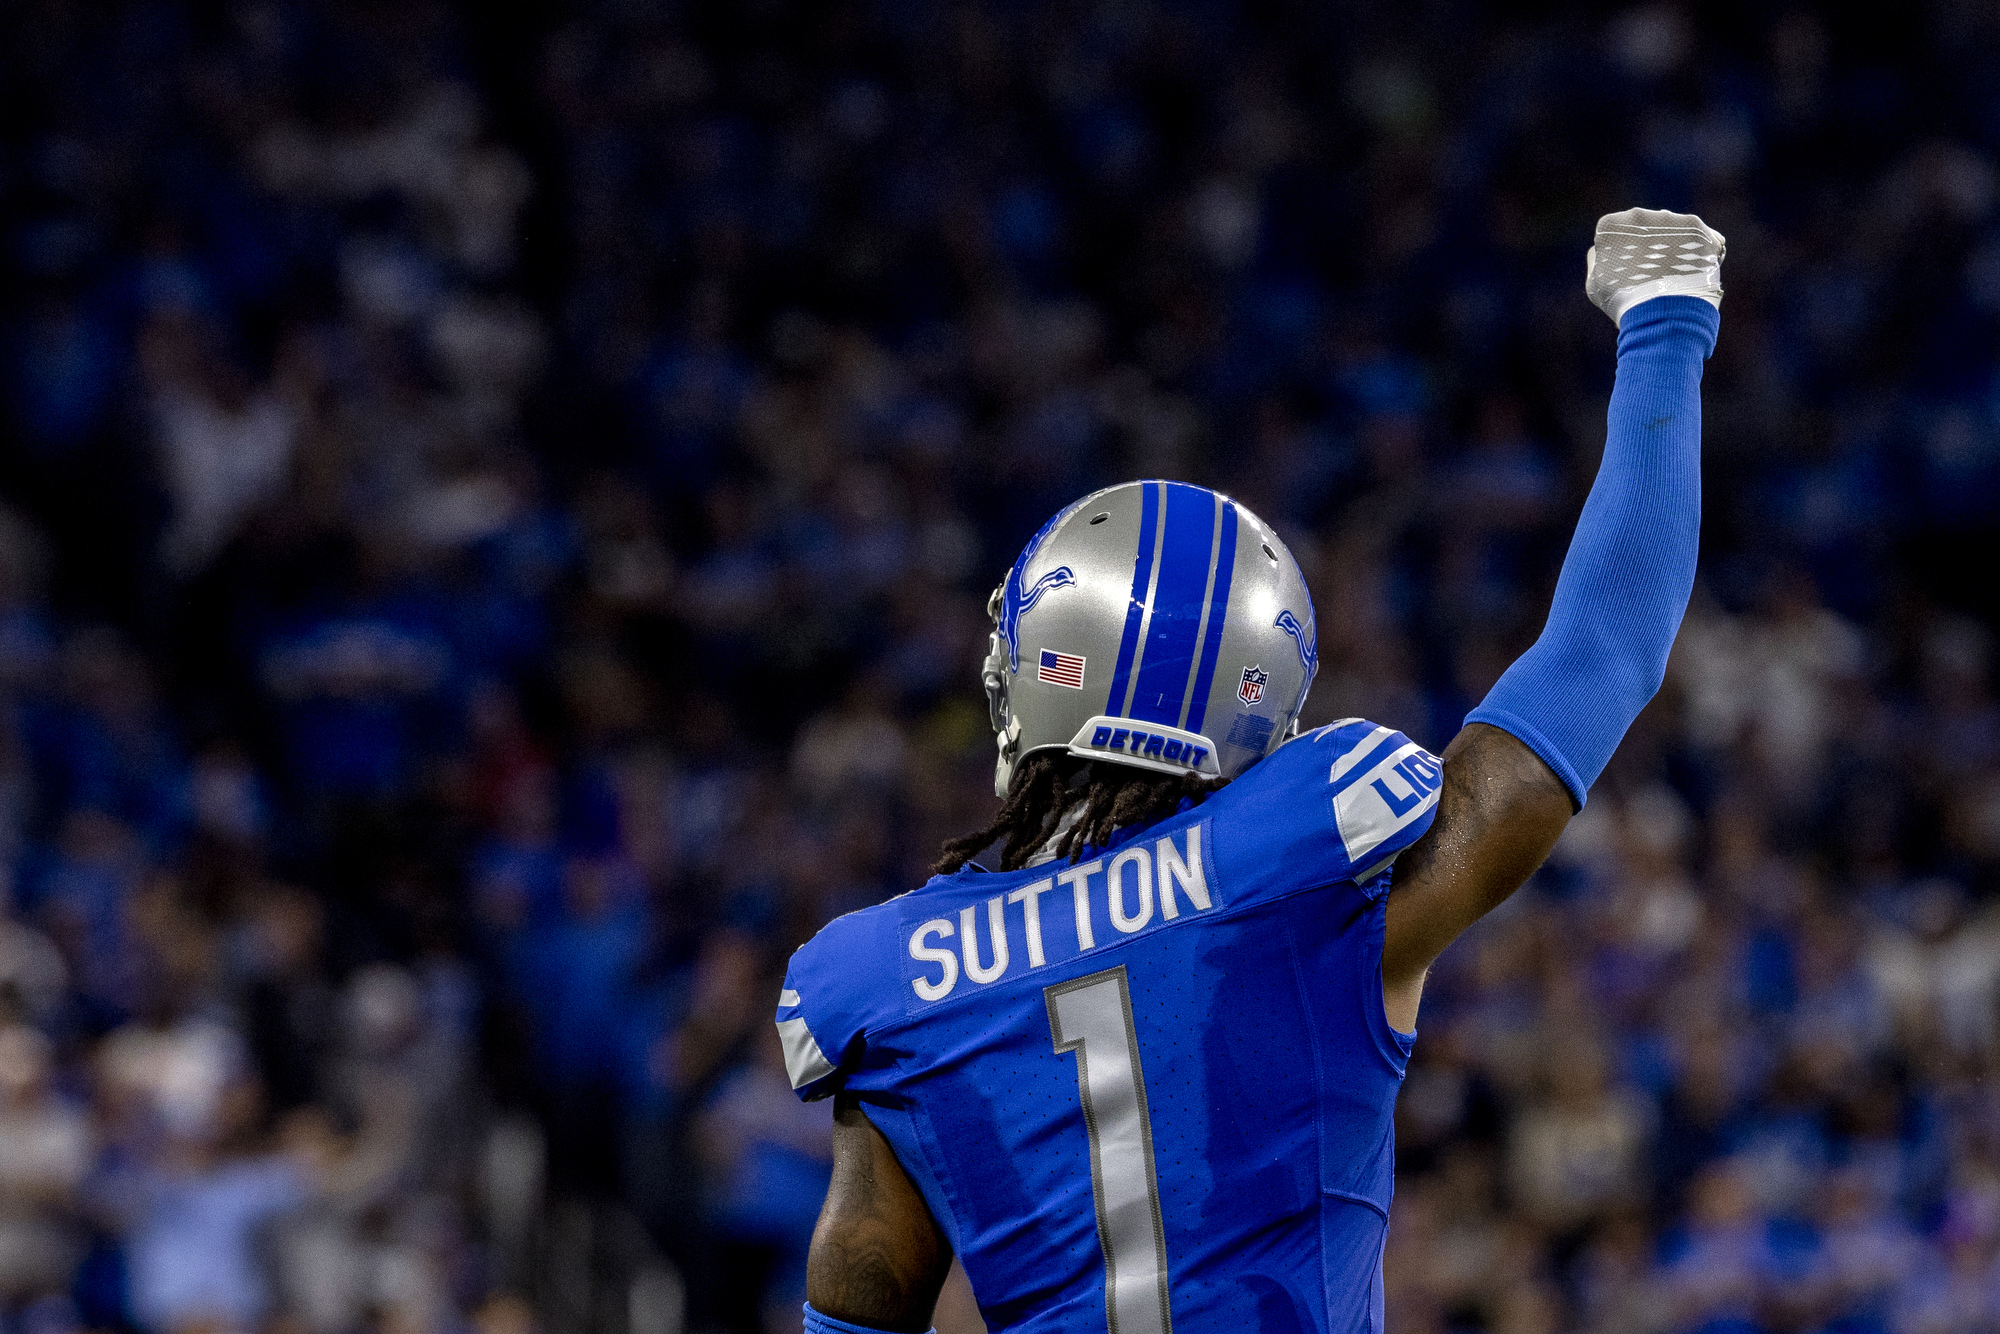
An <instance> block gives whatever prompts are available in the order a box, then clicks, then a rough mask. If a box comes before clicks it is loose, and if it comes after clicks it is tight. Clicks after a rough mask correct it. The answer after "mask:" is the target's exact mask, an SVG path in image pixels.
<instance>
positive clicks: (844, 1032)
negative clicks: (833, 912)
mask: <svg viewBox="0 0 2000 1334" xmlns="http://www.w3.org/2000/svg"><path fill="white" fill-rule="evenodd" d="M1722 256H1723V238H1722V237H1721V236H1720V235H1719V234H1717V233H1716V232H1715V231H1713V230H1712V229H1710V228H1709V227H1707V226H1705V225H1704V224H1703V223H1702V222H1701V220H1700V219H1698V218H1694V217H1690V216H1685V215H1681V214H1675V213H1665V212H1656V211H1651V210H1645V209H1634V210H1630V211H1628V212H1625V213H1618V214H1612V215H1609V216H1607V217H1605V218H1603V219H1602V220H1601V221H1600V222H1599V223H1598V226H1597V235H1596V244H1595V246H1594V247H1592V249H1591V251H1590V254H1589V256H1588V258H1587V261H1586V266H1585V282H1584V289H1585V292H1586V293H1587V294H1588V296H1589V298H1590V299H1591V300H1592V301H1593V302H1595V303H1596V304H1597V305H1598V306H1599V307H1601V308H1602V309H1603V310H1604V311H1605V313H1606V314H1608V315H1609V316H1610V317H1611V318H1612V320H1613V322H1614V323H1616V324H1617V326H1618V372H1617V380H1616V384H1615V387H1614V388H1613V390H1612V395H1611V407H1610V414H1609V418H1610V419H1609V429H1608V433H1607V438H1606V441H1605V447H1604V457H1603V462H1602V464H1601V466H1600V468H1599V471H1598V475H1597V478H1596V481H1595V484H1594V485H1593V486H1592V488H1591V492H1590V496H1589V499H1588V501H1587V502H1586V503H1585V505H1584V508H1583V514H1582V517H1581V519H1580V520H1579V522H1578V524H1577V529H1576V534H1575V537H1574V539H1573V540H1572V542H1571V545H1570V549H1569V553H1568V556H1567V558H1566V559H1565V561H1564V562H1563V568H1562V577H1561V580H1560V582H1559V583H1558V585H1557V588H1556V592H1555V597H1554V602H1553V605H1552V606H1551V608H1550V612H1549V618H1548V623H1547V626H1546V628H1545V629H1544V630H1543V632H1542V635H1541V637H1540V638H1539V639H1538V640H1537V641H1536V642H1535V644H1534V645H1533V647H1531V648H1530V649H1529V650H1528V651H1527V652H1526V653H1525V654H1523V655H1522V656H1521V658H1520V659H1519V660H1518V661H1516V662H1515V663H1514V664H1513V665H1512V666H1511V667H1510V668H1509V669H1508V670H1507V672H1506V673H1505V674H1504V675H1503V676H1502V677H1501V678H1500V680H1499V682H1498V683H1497V684H1496V685H1495V686H1494V687H1493V690H1492V692H1491V693H1490V694H1488V695H1487V697H1486V699H1485V700H1484V701H1483V702H1482V703H1481V704H1480V705H1479V707H1478V708H1477V709H1475V710H1474V711H1473V713H1472V714H1471V715H1470V716H1469V717H1468V719H1467V720H1466V724H1465V727H1464V729H1463V730H1462V731H1460V732H1459V734H1458V736H1457V737H1456V738H1455V739H1454V740H1453V741H1452V742H1451V744H1450V745H1449V746H1447V747H1446V748H1445V752H1444V755H1443V757H1442V758H1439V757H1436V756H1433V755H1431V754H1429V753H1427V752H1426V751H1425V750H1424V749H1423V748H1422V747H1421V746H1419V745H1417V744H1416V743H1415V742H1413V741H1410V740H1409V739H1408V738H1407V737H1405V736H1404V735H1403V734H1402V733H1400V732H1397V731H1395V730H1393V729H1391V728H1389V727H1386V726H1381V725H1378V724H1376V723H1373V722H1369V721H1365V720H1362V719H1358V718H1350V719H1346V720H1344V721H1342V722H1337V723H1333V724H1330V725H1329V726H1326V727H1323V728H1320V729H1318V730H1317V731H1314V732H1310V733H1307V734H1305V735H1303V736H1294V735H1293V733H1294V731H1295V728H1294V721H1295V719H1296V718H1297V717H1298V713H1299V710H1300V708H1301V706H1302V705H1303V704H1304V702H1305V698H1306V690H1307V688H1308V687H1309V686H1310V685H1311V684H1312V678H1313V672H1314V670H1315V668H1316V667H1317V651H1316V644H1315V635H1314V629H1313V627H1314V612H1313V606H1312V601H1311V598H1310V597H1309V596H1308V594H1307V591H1306V586H1305V582H1304V580H1303V578H1302V577H1301V575H1300V573H1299V569H1298V567H1297V565H1296V564H1294V562H1293V560H1292V557H1291V554H1290V552H1288V551H1287V550H1286V549H1285V545H1284V543H1283V542H1282V541H1280V540H1279V538H1278V536H1277V534H1276V533H1275V532H1273V531H1272V530H1271V529H1270V527H1269V526H1267V525H1266V524H1264V523H1263V522H1262V521H1261V520H1259V519H1258V518H1257V517H1256V516H1255V515H1254V514H1251V513H1250V512H1249V511H1248V510H1246V509H1244V508H1243V507H1242V506H1240V505H1238V504H1236V503H1235V502H1233V501H1232V500H1230V499H1229V498H1228V497H1226V496H1222V495H1218V494H1216V493H1214V492H1212V491H1207V490H1204V489H1202V488H1200V487H1195V486H1188V485H1185V484H1182V483H1178V482H1157V481H1154V482H1134V483H1129V484H1126V485H1123V486H1115V487H1112V488H1110V489H1108V490H1104V491H1099V492H1097V493H1096V494H1094V495H1091V496H1086V497H1085V498H1084V499H1082V500H1080V501H1078V502H1076V503H1075V504H1074V505H1071V506H1070V507H1069V508H1068V509H1066V510H1064V511H1063V512H1062V513H1060V514H1058V515H1057V516H1055V518H1053V519H1051V520H1050V521H1049V523H1048V525H1047V526H1046V527H1044V528H1043V529H1042V531H1041V532H1039V533H1037V534H1036V535H1035V538H1034V540H1033V541H1031V542H1030V543H1028V546H1027V549H1026V550H1025V551H1023V552H1022V553H1021V556H1020V559H1019V560H1017V561H1016V562H1015V563H1014V566H1013V568H1012V570H1010V571H1009V572H1008V575H1007V578H1006V581H1005V582H1004V583H1003V584H1002V585H1001V586H1000V588H999V589H998V590H997V591H996V592H995V593H994V596H993V602H992V607H991V610H992V614H993V617H994V621H995V627H994V632H993V638H992V648H991V656H990V657H989V658H988V660H987V662H986V668H985V673H984V677H985V684H986V690H987V694H988V696H989V698H990V700H991V704H992V715H993V726H994V728H995V730H996V731H997V733H998V742H999V749H1000V757H999V765H998V771H997V776H996V781H995V788H996V791H997V792H998V794H999V796H1000V797H1001V798H1002V799H1003V805H1002V807H1001V809H1000V813H999V816H998V818H997V819H996V820H995V821H994V823H993V824H992V826H991V827H990V828H987V829H984V830H981V831H980V832H978V833H976V834H973V835H970V836H968V837H966V838H962V839H959V840H956V841H955V842H953V843H951V844H949V845H947V847H946V849H945V855H944V857H943V858H942V860H941V861H940V862H939V865H938V871H939V874H938V875H937V876H936V877H934V878H933V879H932V880H931V881H930V882H929V883H927V884H926V885H924V886H923V887H922V888H921V889H918V890H916V891H915V892H913V893H909V894H905V895H903V896H901V897H900V898H896V899H892V900H890V901H889V902H887V903H883V904H879V905H877V906H875V907H872V908H867V909H864V910H862V911H860V912H857V913H853V914H851V915H849V916H846V917H843V918H841V919H839V920H838V921H835V922H833V923H832V924H830V925H829V926H827V927H826V929H825V930H823V931H821V932H820V933H819V935H818V936H816V937H815V938H814V939H813V940H812V941H811V942H810V943H808V944H807V945H805V946H804V947H803V948H801V949H800V950H799V951H798V953H797V954H796V955H794V956H793V958H792V961H791V966H790V970H789V972H788V973H787V975H786V979H785V983H784V990H783V994H782V995H781V996H780V998H779V1008H778V1015H777V1018H778V1028H779V1030H780V1032H781V1034H782V1036H783V1038H784V1044H785V1051H786V1057H787V1061H788V1064H789V1068H790V1073H791V1078H792V1082H793V1085H794V1086H795V1087H796V1089H797V1090H798V1092H799V1094H800V1096H802V1097H805V1098H824V1097H828V1096H831V1097H833V1098H834V1099H835V1100H836V1101H835V1130H834V1154H835V1164H834V1175H833V1184H832V1188H831V1190H830V1191H829V1192H828V1195H827V1200H826V1205H825V1209H824V1211H823V1212H822V1214H821V1216H820V1221H819V1226H818V1229H817V1231H816V1232H815V1234H814V1237H813V1243H812V1252H811V1259H810V1264H809V1271H808V1279H807V1297H808V1304H807V1306H806V1328H807V1329H808V1330H810V1331H853V1332H854V1334H865V1332H866V1331H869V1330H897V1331H917V1330H922V1329H924V1328H925V1326H926V1325H927V1324H928V1323H929V1321H930V1317H931V1312H932V1309H933V1306H934V1304H935V1302H936V1300H937V1295H938V1291H939V1287H940V1285H941V1283H942V1282H943V1280H944V1277H945V1274H946V1272H947V1269H948V1266H949V1265H950V1263H951V1260H952V1257H953V1256H954V1255H956V1256H957V1257H958V1258H959V1259H960V1260H961V1261H963V1263H964V1266H965V1270H966V1273H967V1275H968V1276H969V1277H970V1279H971V1281H972V1287H973V1290H974V1292H975V1294H976V1295H977V1298H978V1301H979V1305H980V1309H981V1311H982V1312H983V1314H984V1316H985V1318H986V1321H987V1323H988V1325H989V1326H990V1327H992V1328H994V1329H996V1330H998V1329H1007V1330H1036V1331H1040V1330H1049V1331H1054V1330H1066V1331H1077V1330H1090V1329H1107V1330H1110V1331H1115V1334H1167V1331H1170V1330H1175V1329H1178V1330H1179V1331H1181V1334H1194V1331H1227V1334H1246V1332H1247V1331H1276V1330H1284V1331H1292V1330H1301V1331H1303V1330H1313V1331H1330V1330H1340V1331H1346V1330H1371V1331H1379V1330H1380V1329H1381V1327H1382V1280H1381V1259H1382V1246H1383V1239H1384V1236H1385V1233H1386V1228H1387V1222H1388V1210H1389V1197H1390V1192H1391V1187H1392V1184H1393V1172H1394V1160H1395V1155H1394V1151H1393V1141H1392V1131H1391V1123H1392V1115H1393V1112H1394V1107H1395V1101H1396V1092H1397V1089H1398V1087H1399V1086H1400V1084H1401V1081H1402V1077H1403V1070H1404V1065H1405V1062H1406V1061H1407V1060H1408V1058H1409V1054H1410V1049H1411V1044H1412V1042H1413V1041H1414V1040H1415V1032H1414V1030H1415V1028H1416V1021H1417V1007H1418V1001H1419V998H1420V996H1421V994H1422V992H1423V985H1424V976H1425V973H1426V971H1427V969H1428V968H1429V967H1430V964H1431V962H1432V961H1433V960H1434V959H1436V958H1437V956H1438V954H1439V953H1440V952H1441V951H1442V950H1443V949H1444V948H1445V946H1447V945H1449V944H1450V943H1451V942H1452V940H1453V939H1454V938H1456V937H1457V936H1458V934H1459V933H1460V932H1462V931H1464V930H1465V928H1466V927H1468V926H1470V925H1471V924H1472V923H1473V922H1475V921H1477V920H1478V919H1479V918H1480V917H1481V916H1482V915H1483V914H1485V913H1487V912H1489V911H1490V910H1492V909H1493V907H1494V906H1495V905H1497V904H1499V903H1500V902H1501V901H1502V900H1504V899H1505V898H1506V897H1507V896H1508V895H1509V894H1511V893H1512V892H1513V891H1514V890H1515V889H1516V888H1517V887H1518V886H1519V885H1520V884H1521V883H1522V882H1523V881H1524V880H1526V879H1527V877H1528V876H1529V875H1530V874H1531V873H1532V872H1533V871H1534V869H1535V868H1536V867H1537V866H1538V865H1539V864H1540V863H1541V861H1542V859H1543V858H1544V857H1545V856H1546V855H1547V853H1548V851H1549V849H1550V847H1551V846H1552V845H1553V844H1554V843H1555V840H1556V837H1557V835H1559V834H1560V833H1561V832H1562V829H1563V826H1564V825H1565V824H1567V823H1568V821H1569V819H1570V817H1571V815H1572V814H1573V813H1574V812H1575V811H1576V810H1578V809H1580V808H1581V807H1582V805H1583V802H1584V799H1585V795H1586V794H1587V793H1588V791H1589V790H1590V786H1591V784H1592V782H1594V781H1595V780H1596V778H1597V776H1598V774H1599V772H1601V771H1602V769H1603V768H1604V765H1605V763H1606V762H1607V761H1608V760H1609V759H1610V756H1611V753H1612V751H1613V749H1614V748H1615V747H1616V746H1617V744H1618V741H1619V739H1620V737H1622V736H1623V735H1624V732H1625V730H1626V728H1628V727H1629V726H1630V725H1631V723H1632V720H1633V719H1634V718H1635V717H1636V716H1637V714H1638V712H1639V710H1640V709H1641V708H1642V707H1643V706H1644V705H1645V704H1646V702H1647V701H1648V700H1649V699H1650V698H1652V696H1653V694H1654V692H1655V691H1656V690H1658V688H1659V685H1660V681H1661V678H1662V675H1663V673H1664V672H1665V669H1666V662H1667V653H1668V650H1669V648H1670V647H1671V645H1672V643H1673V640H1674V635H1675V633H1676V631H1677V629H1678V628H1679V625H1680V621H1681V617H1682V615H1683V613H1684V612H1685V610H1686V607H1687V601H1688V596H1689V593H1690V591H1691V589H1692V587H1693V581H1694V573H1695V548H1696V535H1697V530H1698V527H1699V510H1700V441H1701V401H1700V382H1701V369H1702V362H1703V361H1704V360H1705V359H1706V358H1707V356H1708V355H1709V353H1710V351H1711V350H1712V349H1713V347H1714V343H1715V336H1716V330H1717V326H1718V319H1719V309H1720V306H1721V300H1722V289H1721V285H1720V280H1721V263H1722ZM1335 614H1338V613H1337V612H1336V613H1335ZM995 842H998V843H999V844H1000V845H1001V851H1000V853H999V857H998V863H997V865H996V866H995V867H994V868H992V869H988V868H985V867H982V866H978V865H975V864H973V863H971V862H970V861H969V860H968V858H969V857H970V856H971V855H973V854H974V853H976V852H978V851H979V850H980V849H981V848H983V847H986V846H987V845H988V844H991V843H995Z"/></svg>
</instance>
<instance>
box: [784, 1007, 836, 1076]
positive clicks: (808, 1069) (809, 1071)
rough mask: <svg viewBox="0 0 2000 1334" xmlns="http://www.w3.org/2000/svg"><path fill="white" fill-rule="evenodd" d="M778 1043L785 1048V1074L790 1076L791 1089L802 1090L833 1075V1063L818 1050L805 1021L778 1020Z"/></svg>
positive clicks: (817, 1045)
mask: <svg viewBox="0 0 2000 1334" xmlns="http://www.w3.org/2000/svg"><path fill="white" fill-rule="evenodd" d="M778 1041H780V1042H782V1043H783V1044H784V1046H785V1073H786V1074H787V1075H789V1076H791V1080H792V1087H793V1088H795V1089H802V1088H804V1087H805V1086H806V1085H808V1084H810V1083H812V1082H813V1081H814V1080H815V1079H825V1078H826V1077H827V1076H828V1075H830V1074H832V1073H833V1062H832V1061H829V1060H827V1059H826V1053H825V1052H823V1051H821V1050H820V1049H819V1043H818V1042H816V1041H815V1040H814V1039H813V1035H812V1030H811V1029H809V1028H807V1027H806V1021H805V1020H803V1019H781V1020H779V1021H778Z"/></svg>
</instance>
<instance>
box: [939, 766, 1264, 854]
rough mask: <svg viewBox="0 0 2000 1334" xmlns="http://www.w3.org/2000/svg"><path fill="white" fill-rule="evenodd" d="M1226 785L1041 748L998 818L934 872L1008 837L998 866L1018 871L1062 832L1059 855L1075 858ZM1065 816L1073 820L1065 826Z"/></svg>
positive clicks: (950, 847) (962, 841)
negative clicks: (1084, 851)
mask: <svg viewBox="0 0 2000 1334" xmlns="http://www.w3.org/2000/svg"><path fill="white" fill-rule="evenodd" d="M1228 782H1229V780H1228V779H1227V778H1203V777H1202V776H1201V775H1199V774H1195V773H1185V774H1178V775H1176V774H1156V773H1152V772H1150V771H1148V770H1145V769H1135V768H1133V767H1132V766H1131V765H1126V764H1099V763H1092V762H1091V761H1089V760H1086V759H1082V758H1080V757H1078V756H1075V755H1067V754H1064V753H1063V752H1062V751H1059V750H1042V751H1037V752H1035V753H1034V754H1033V755H1030V756H1028V758H1027V759H1025V760H1023V761H1021V767H1020V768H1019V769H1017V770H1015V771H1014V781H1013V783H1012V784H1011V785H1010V790H1009V791H1008V793H1007V801H1006V804H1005V805H1003V806H1001V807H1000V814H998V815H997V816H995V817H994V818H993V823H992V824H990V825H988V826H986V828H984V829H982V830H980V831H979V832H978V833H976V834H966V835H965V836H963V837H962V838H954V839H952V840H950V841H949V842H947V843H946V844H945V845H944V851H943V853H942V854H941V855H940V856H939V857H938V859H937V861H936V862H935V863H934V864H933V865H932V866H931V871H932V873H933V874H935V875H951V874H953V873H955V872H957V871H959V870H961V869H962V868H963V867H964V866H965V864H966V863H967V862H968V861H971V860H972V854H973V853H975V852H978V851H979V850H980V849H981V848H983V847H985V846H987V845H988V844H990V843H992V842H994V841H995V840H997V839H1005V840H1006V847H1005V849H1004V850H1003V851H1002V852H1001V854H1000V869H1001V870H1003V871H1018V870H1020V869H1021V868H1022V867H1023V866H1026V865H1027V864H1028V859H1029V858H1030V857H1033V856H1034V855H1035V853H1036V852H1038V851H1039V850H1041V849H1042V848H1043V847H1044V846H1046V845H1047V844H1048V842H1049V840H1050V839H1052V838H1054V837H1055V836H1056V833H1057V831H1058V830H1061V831H1062V841H1061V842H1060V843H1058V844H1057V845H1056V848H1055V855H1056V856H1057V857H1059V858H1067V859H1068V860H1069V861H1070V862H1072V863H1074V862H1076V861H1079V860H1081V858H1082V856H1083V850H1084V849H1085V848H1087V847H1098V848H1101V847H1103V846H1104V845H1105V844H1106V843H1108V842H1109V841H1110V840H1111V836H1112V835H1113V834H1114V833H1116V832H1117V831H1118V830H1120V829H1123V828H1124V827H1125V826H1127V825H1132V824H1151V823H1152V822H1153V821H1155V820H1161V819H1165V818H1166V817H1167V816H1169V815H1172V814H1173V813H1174V812H1175V811H1177V810H1179V809H1180V804H1181V802H1182V801H1184V800H1192V801H1193V802H1194V804H1195V805H1197V806H1199V805H1200V804H1201V803H1202V802H1204V801H1206V800H1208V798H1209V797H1210V796H1211V795H1213V794H1214V793H1216V792H1219V791H1220V790H1221V789H1222V788H1223V787H1224V786H1226V785H1227V784H1228ZM1066 819H1067V820H1069V821H1070V824H1069V827H1068V828H1067V829H1064V828H1063V823H1064V821H1065V820H1066Z"/></svg>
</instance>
